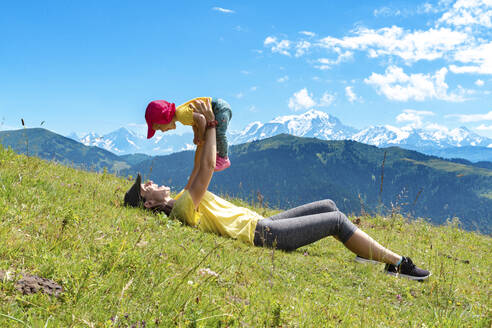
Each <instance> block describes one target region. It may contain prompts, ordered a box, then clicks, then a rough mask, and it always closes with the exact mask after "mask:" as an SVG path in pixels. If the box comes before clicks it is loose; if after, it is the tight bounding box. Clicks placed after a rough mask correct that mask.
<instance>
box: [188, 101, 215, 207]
mask: <svg viewBox="0 0 492 328" xmlns="http://www.w3.org/2000/svg"><path fill="white" fill-rule="evenodd" d="M194 107H195V108H194V109H195V110H196V111H197V112H201V113H203V114H204V116H205V118H206V119H207V122H210V121H213V120H214V119H215V117H214V114H213V112H212V107H211V104H210V102H206V103H205V102H203V101H197V102H196V103H195V104H194ZM199 148H201V149H198V148H197V153H196V154H195V162H196V163H195V168H194V169H193V172H192V176H190V181H189V182H188V185H187V187H188V191H189V193H190V195H191V198H192V199H193V203H194V204H195V207H198V204H200V201H201V200H202V198H203V195H205V192H206V191H207V189H208V185H209V184H210V180H211V179H212V175H213V173H214V169H215V158H216V156H217V146H216V137H215V126H212V127H208V128H207V129H206V131H205V142H204V144H203V145H202V146H200V147H199ZM197 165H198V167H197ZM193 173H195V175H194V176H193Z"/></svg>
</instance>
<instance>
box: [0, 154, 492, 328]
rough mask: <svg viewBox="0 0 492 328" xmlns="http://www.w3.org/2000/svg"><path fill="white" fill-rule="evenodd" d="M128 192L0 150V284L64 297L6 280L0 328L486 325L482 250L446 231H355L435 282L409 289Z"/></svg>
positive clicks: (472, 237) (350, 264) (317, 252)
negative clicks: (185, 220) (57, 288)
mask: <svg viewBox="0 0 492 328" xmlns="http://www.w3.org/2000/svg"><path fill="white" fill-rule="evenodd" d="M130 184H131V182H130V181H127V180H125V179H122V178H118V177H115V176H114V175H111V174H107V173H89V172H84V171H79V170H75V169H71V168H67V167H64V166H62V165H59V164H53V163H48V162H45V161H42V160H39V159H37V158H33V157H26V156H24V155H16V154H15V153H14V152H12V151H6V150H4V149H1V147H0V245H1V246H0V270H3V271H10V272H21V271H24V272H29V273H31V274H35V275H39V276H42V277H45V278H48V279H52V280H54V281H56V282H57V283H59V284H61V285H62V286H63V288H64V293H63V295H62V296H61V297H59V298H56V297H52V296H48V295H45V294H34V295H22V294H19V293H18V292H17V291H16V290H15V287H14V283H13V282H12V281H7V280H6V279H4V281H3V282H0V327H24V326H32V327H113V326H114V327H130V326H132V327H143V326H146V327H157V326H159V327H161V326H162V327H167V326H174V325H177V326H180V327H262V326H267V327H271V326H272V327H278V326H284V327H296V326H299V327H353V326H361V327H371V326H378V327H390V326H391V327H490V325H491V317H492V312H491V306H492V303H491V301H490V299H491V297H492V292H491V289H490V286H491V275H490V272H492V259H491V257H490V249H491V247H492V242H491V238H490V237H488V236H484V235H480V234H475V233H471V232H465V231H463V230H460V229H459V227H458V225H457V224H456V223H453V224H449V225H447V226H444V227H434V226H431V225H430V224H428V223H426V222H423V221H417V222H413V223H411V224H409V223H408V222H407V221H406V220H405V219H404V218H402V217H401V216H399V215H395V216H393V217H388V218H384V217H360V218H359V219H360V226H361V227H362V228H363V229H364V230H365V231H367V232H368V233H369V234H371V235H372V236H373V237H375V238H376V239H377V240H379V241H380V242H381V243H383V244H384V245H386V246H389V247H390V248H392V249H393V250H395V251H397V252H399V253H402V254H404V255H408V256H411V257H412V258H413V259H414V260H415V261H416V262H417V263H418V264H420V265H421V266H423V267H425V268H428V269H430V270H431V271H432V273H433V275H432V276H431V278H430V279H429V280H428V281H427V282H424V283H418V282H413V281H409V280H404V279H397V278H394V277H391V276H387V275H384V274H383V273H382V269H383V266H382V265H379V266H372V265H361V264H357V263H356V262H354V261H353V255H352V254H351V253H350V252H348V251H347V250H346V249H345V248H344V247H343V246H342V245H340V244H339V242H337V241H336V240H334V239H333V238H326V239H324V240H321V241H319V242H317V243H315V244H313V245H310V246H308V247H304V248H302V249H299V250H296V251H294V252H290V253H286V252H282V251H276V250H271V249H266V248H258V247H251V246H248V245H246V244H244V243H241V242H238V241H234V240H230V239H227V238H223V237H219V236H215V235H213V234H205V233H201V232H199V231H197V230H196V229H193V228H190V227H187V226H182V225H181V224H180V223H179V222H176V221H172V220H168V219H167V218H166V217H164V216H162V215H154V214H151V213H149V212H146V211H144V210H140V209H129V208H125V207H122V202H121V199H122V197H123V194H124V191H125V190H126V189H127V188H128V187H129V186H130ZM234 202H236V203H238V204H243V205H246V204H244V203H242V202H241V201H239V200H234ZM256 210H257V211H259V212H260V213H262V214H263V215H270V214H273V211H271V210H268V209H263V208H256ZM352 219H355V218H352Z"/></svg>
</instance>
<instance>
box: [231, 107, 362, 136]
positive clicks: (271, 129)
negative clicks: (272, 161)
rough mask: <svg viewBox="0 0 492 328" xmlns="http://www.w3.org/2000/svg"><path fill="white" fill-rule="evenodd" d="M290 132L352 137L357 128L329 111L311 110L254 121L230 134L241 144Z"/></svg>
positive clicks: (300, 134) (305, 134)
mask: <svg viewBox="0 0 492 328" xmlns="http://www.w3.org/2000/svg"><path fill="white" fill-rule="evenodd" d="M281 133H288V134H292V135H295V136H298V137H315V138H319V139H326V140H343V139H350V138H351V136H352V135H353V134H355V133H357V130H356V129H354V128H352V127H350V126H346V125H343V124H342V123H341V122H340V120H339V119H338V118H336V117H334V116H331V115H329V114H327V113H324V112H321V111H317V110H310V111H308V112H306V113H304V114H300V115H288V116H280V117H277V118H275V119H273V120H272V121H270V122H268V123H265V124H263V123H261V122H253V123H250V124H249V125H248V126H246V128H245V129H244V130H243V131H241V132H239V133H236V134H232V133H231V136H230V141H231V144H240V143H245V142H250V141H253V140H260V139H265V138H268V137H272V136H274V135H277V134H281Z"/></svg>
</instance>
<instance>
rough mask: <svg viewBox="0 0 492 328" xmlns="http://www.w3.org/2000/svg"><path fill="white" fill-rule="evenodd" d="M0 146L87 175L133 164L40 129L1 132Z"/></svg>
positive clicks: (107, 152)
mask: <svg viewBox="0 0 492 328" xmlns="http://www.w3.org/2000/svg"><path fill="white" fill-rule="evenodd" d="M0 144H2V145H3V146H4V147H11V148H12V149H13V150H14V151H15V152H17V153H20V154H28V155H30V156H37V157H40V158H43V159H47V160H54V161H56V162H59V163H63V164H65V165H69V166H71V165H73V166H74V167H78V168H83V169H86V170H89V171H101V170H103V169H104V168H106V169H108V170H109V171H110V172H118V171H119V170H121V169H124V168H129V167H130V165H131V164H130V163H132V161H131V159H130V161H128V160H127V159H122V158H120V157H119V156H118V155H115V154H113V153H111V152H109V151H107V150H104V149H101V148H98V147H88V146H85V145H83V144H81V143H80V142H77V141H75V140H72V139H70V138H66V137H64V136H61V135H59V134H56V133H53V132H51V131H48V130H46V129H42V128H33V129H21V130H15V131H0ZM132 156H133V155H132ZM137 162H138V161H137ZM133 163H135V161H134V162H133Z"/></svg>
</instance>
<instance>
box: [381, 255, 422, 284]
mask: <svg viewBox="0 0 492 328" xmlns="http://www.w3.org/2000/svg"><path fill="white" fill-rule="evenodd" d="M384 271H385V272H386V273H387V274H391V275H393V276H401V277H405V278H408V279H412V280H425V279H427V278H429V277H430V275H431V273H430V272H429V271H427V270H423V269H420V268H418V267H417V266H416V265H415V264H413V262H412V260H411V259H410V258H409V257H403V259H402V261H401V263H400V265H399V266H396V265H393V264H386V267H385V268H384Z"/></svg>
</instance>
